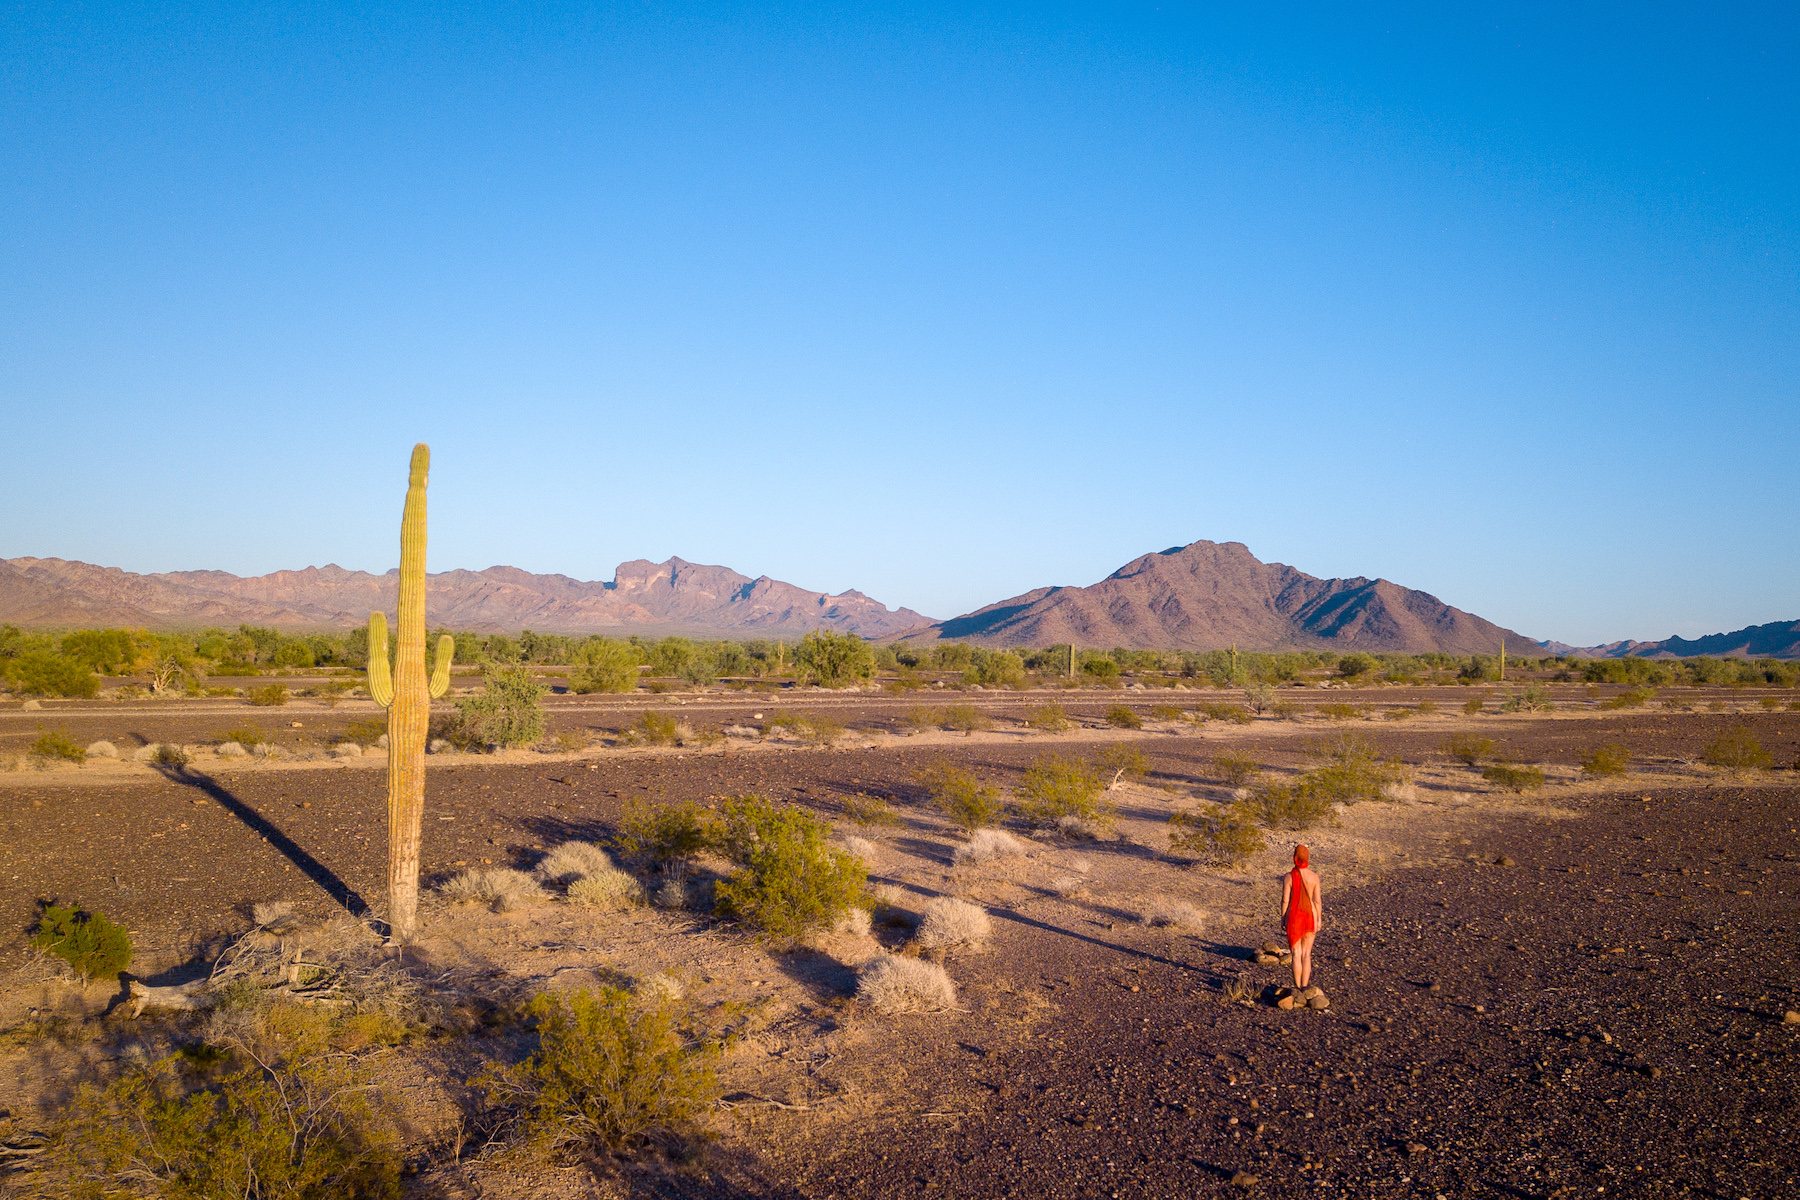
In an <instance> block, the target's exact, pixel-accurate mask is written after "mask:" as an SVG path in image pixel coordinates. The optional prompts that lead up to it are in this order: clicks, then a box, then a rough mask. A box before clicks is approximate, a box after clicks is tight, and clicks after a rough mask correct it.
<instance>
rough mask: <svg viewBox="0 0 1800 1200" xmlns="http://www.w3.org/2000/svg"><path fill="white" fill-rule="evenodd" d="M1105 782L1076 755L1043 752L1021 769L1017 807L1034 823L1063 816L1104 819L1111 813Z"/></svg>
mask: <svg viewBox="0 0 1800 1200" xmlns="http://www.w3.org/2000/svg"><path fill="white" fill-rule="evenodd" d="M1105 792H1106V784H1105V781H1103V780H1102V779H1101V778H1100V776H1099V774H1098V773H1097V772H1096V771H1095V770H1094V767H1093V766H1092V765H1091V764H1089V763H1087V762H1084V761H1082V760H1081V759H1078V758H1063V757H1062V756H1060V755H1054V754H1052V755H1047V756H1043V757H1039V758H1035V759H1033V760H1032V761H1031V765H1030V766H1029V767H1027V768H1025V778H1024V780H1023V781H1022V782H1021V783H1020V784H1019V788H1018V797H1019V810H1020V811H1021V812H1022V813H1023V814H1024V815H1025V818H1026V820H1028V821H1030V822H1031V823H1032V824H1034V825H1055V824H1057V822H1058V821H1059V820H1060V819H1061V818H1063V817H1075V818H1077V819H1079V820H1082V821H1092V822H1104V821H1106V820H1107V819H1108V818H1109V817H1110V815H1111V813H1110V808H1109V806H1108V805H1107V804H1106V802H1105V798H1104V797H1105Z"/></svg>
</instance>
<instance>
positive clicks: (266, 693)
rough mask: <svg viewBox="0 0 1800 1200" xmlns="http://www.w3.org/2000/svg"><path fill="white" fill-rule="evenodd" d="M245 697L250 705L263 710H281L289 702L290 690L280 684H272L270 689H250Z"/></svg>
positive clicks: (245, 693) (246, 691)
mask: <svg viewBox="0 0 1800 1200" xmlns="http://www.w3.org/2000/svg"><path fill="white" fill-rule="evenodd" d="M244 695H245V697H246V698H247V699H248V700H249V701H250V703H252V704H255V705H257V706H259V707H261V708H279V707H280V706H282V705H283V704H286V703H287V702H288V690H287V689H286V688H284V687H282V686H281V685H280V684H279V683H271V684H270V685H269V686H268V687H259V688H248V689H246V690H245V692H244Z"/></svg>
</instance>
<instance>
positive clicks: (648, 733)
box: [630, 709, 681, 746]
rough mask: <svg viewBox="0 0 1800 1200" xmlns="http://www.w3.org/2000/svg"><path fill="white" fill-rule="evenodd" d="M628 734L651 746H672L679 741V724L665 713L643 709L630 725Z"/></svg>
mask: <svg viewBox="0 0 1800 1200" xmlns="http://www.w3.org/2000/svg"><path fill="white" fill-rule="evenodd" d="M630 732H631V733H632V734H633V735H634V737H635V738H636V740H639V741H643V742H647V743H649V744H650V745H652V746H673V745H675V743H677V742H679V741H680V740H681V725H680V723H679V722H677V721H676V720H675V718H674V717H671V716H669V715H668V714H667V713H659V712H657V711H655V710H654V709H645V710H644V711H643V713H642V714H640V715H639V717H638V719H637V720H635V721H633V722H632V723H631V727H630Z"/></svg>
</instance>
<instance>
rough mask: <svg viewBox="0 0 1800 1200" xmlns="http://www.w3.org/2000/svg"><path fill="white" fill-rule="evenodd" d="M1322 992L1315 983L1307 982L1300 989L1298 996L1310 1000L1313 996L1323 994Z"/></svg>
mask: <svg viewBox="0 0 1800 1200" xmlns="http://www.w3.org/2000/svg"><path fill="white" fill-rule="evenodd" d="M1324 994H1325V993H1324V991H1323V989H1321V988H1320V987H1319V985H1318V984H1316V983H1314V984H1309V985H1307V986H1306V987H1304V988H1301V989H1300V998H1301V999H1302V1000H1311V999H1312V998H1313V997H1314V996H1323V995H1324Z"/></svg>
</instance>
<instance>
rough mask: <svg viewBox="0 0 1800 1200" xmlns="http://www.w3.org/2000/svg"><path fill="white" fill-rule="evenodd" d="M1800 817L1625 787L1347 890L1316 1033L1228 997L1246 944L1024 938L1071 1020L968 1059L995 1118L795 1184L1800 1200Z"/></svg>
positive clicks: (930, 1131)
mask: <svg viewBox="0 0 1800 1200" xmlns="http://www.w3.org/2000/svg"><path fill="white" fill-rule="evenodd" d="M1797 823H1800V793H1797V792H1796V791H1794V790H1792V789H1779V790H1777V789H1763V790H1739V789H1733V788H1718V789H1707V790H1698V791H1684V792H1676V793H1659V794H1654V795H1651V796H1650V797H1649V799H1648V800H1644V799H1640V798H1639V797H1638V796H1636V795H1631V796H1617V797H1610V798H1606V799H1604V800H1601V801H1599V802H1597V803H1595V804H1594V805H1593V806H1592V808H1591V810H1590V811H1589V812H1588V813H1587V814H1586V815H1585V816H1582V817H1580V818H1579V819H1576V820H1573V821H1568V822H1562V823H1556V824H1549V823H1537V822H1534V821H1530V820H1528V819H1514V820H1512V821H1510V822H1508V823H1506V824H1505V825H1502V826H1500V827H1497V828H1496V829H1495V830H1494V831H1493V835H1492V837H1491V838H1490V839H1489V841H1490V843H1491V844H1492V845H1494V846H1501V847H1504V848H1505V854H1506V855H1507V856H1508V857H1509V858H1511V859H1512V860H1514V861H1515V862H1516V865H1514V866H1510V867H1501V866H1492V865H1475V864H1472V863H1471V864H1468V865H1461V866H1453V867H1442V866H1437V867H1429V868H1423V869H1407V870H1398V871H1394V872H1392V873H1391V874H1390V875H1388V876H1387V877H1386V878H1385V879H1383V880H1381V881H1380V882H1378V883H1374V884H1370V885H1367V886H1364V887H1361V888H1357V889H1352V890H1348V891H1345V892H1343V893H1341V894H1332V893H1331V892H1329V891H1328V892H1327V895H1326V905H1327V925H1326V928H1325V930H1324V931H1323V932H1322V933H1321V935H1320V939H1319V943H1318V948H1317V950H1316V952H1315V953H1316V956H1317V960H1318V963H1319V965H1318V967H1317V969H1316V973H1315V982H1317V983H1319V984H1321V985H1322V986H1323V987H1324V988H1325V989H1326V990H1327V992H1328V993H1329V994H1330V995H1331V996H1332V997H1333V1000H1334V1003H1333V1007H1332V1009H1331V1010H1330V1011H1329V1012H1326V1013H1315V1012H1302V1013H1286V1012H1281V1011H1279V1010H1276V1009H1274V1008H1271V1007H1268V1006H1266V1005H1263V1004H1254V1005H1245V1004H1233V1003H1227V1002H1224V1001H1223V999H1222V997H1221V994H1220V987H1221V985H1222V983H1223V982H1224V981H1226V980H1228V979H1230V978H1233V977H1235V976H1238V975H1240V974H1243V975H1245V976H1247V977H1249V978H1251V979H1253V980H1255V981H1256V982H1258V983H1268V982H1272V981H1274V980H1275V979H1276V978H1277V974H1276V969H1273V968H1254V967H1249V966H1248V965H1247V964H1246V963H1244V962H1243V961H1241V954H1242V950H1241V948H1238V947H1231V946H1224V945H1212V946H1210V947H1209V948H1208V952H1206V953H1204V954H1201V955H1199V956H1198V957H1195V958H1194V959H1193V961H1189V962H1170V961H1157V959H1156V957H1154V956H1152V957H1145V956H1141V955H1125V954H1118V953H1110V954H1109V953H1105V952H1100V953H1096V952H1095V948H1094V947H1093V946H1092V945H1091V944H1090V943H1085V942H1078V941H1075V940H1074V939H1070V938H1066V937H1058V936H1056V935H1054V934H1044V935H1041V936H1027V937H1024V938H1022V939H1016V940H1014V941H1013V942H1011V943H1010V944H1009V946H1008V950H1007V959H1008V962H1007V966H1008V967H1010V968H1011V969H1014V970H1024V971H1028V972H1029V973H1030V976H1031V977H1032V978H1033V979H1034V981H1035V985H1036V986H1038V987H1040V988H1041V989H1043V990H1044V992H1045V993H1046V994H1049V995H1052V996H1055V997H1056V998H1057V1000H1058V1002H1059V1004H1060V1006H1061V1011H1060V1013H1059V1015H1058V1017H1057V1019H1056V1020H1055V1021H1054V1022H1053V1023H1052V1024H1050V1025H1049V1026H1048V1027H1046V1028H1045V1029H1044V1030H1043V1031H1042V1032H1043V1036H1042V1037H1041V1038H1039V1039H1036V1040H1034V1041H1031V1042H1028V1043H1026V1044H1025V1045H1023V1046H1021V1047H1020V1048H1017V1049H1013V1050H1008V1051H1005V1052H1003V1053H997V1054H991V1055H990V1054H987V1053H986V1052H985V1051H984V1049H983V1048H982V1047H980V1046H966V1047H963V1050H964V1054H963V1063H962V1065H961V1067H960V1070H962V1071H963V1072H965V1073H966V1074H967V1075H968V1076H969V1077H970V1078H971V1079H972V1080H973V1081H974V1082H975V1083H977V1084H978V1085H981V1086H980V1088H979V1091H980V1092H981V1093H984V1094H985V1096H986V1099H985V1101H984V1102H983V1103H981V1104H980V1105H979V1111H972V1112H970V1113H969V1114H968V1115H966V1116H964V1117H962V1118H960V1119H958V1120H956V1121H955V1122H946V1121H943V1120H936V1121H929V1122H921V1121H916V1120H902V1119H896V1120H894V1121H893V1122H892V1123H890V1124H888V1125H885V1126H883V1127H882V1128H881V1129H879V1130H870V1131H868V1132H867V1135H866V1136H863V1137H859V1138H856V1139H854V1140H853V1143H852V1146H851V1148H849V1149H845V1148H843V1147H842V1146H841V1145H840V1146H837V1147H833V1146H813V1147H810V1148H809V1149H810V1151H811V1153H812V1154H815V1155H818V1156H819V1157H818V1158H816V1159H814V1160H813V1162H814V1165H811V1166H806V1167H804V1168H801V1169H800V1178H799V1179H798V1180H796V1182H797V1183H798V1185H799V1188H800V1191H801V1192H803V1193H804V1194H806V1195H809V1196H820V1197H825V1196H846V1197H849V1196H857V1197H861V1196H918V1195H927V1194H928V1195H942V1196H1096V1197H1135V1196H1192V1195H1196V1194H1211V1193H1227V1194H1242V1193H1244V1192H1249V1193H1253V1194H1262V1195H1277V1194H1289V1195H1292V1194H1296V1193H1304V1194H1311V1195H1339V1196H1379V1195H1404V1196H1440V1195H1441V1196H1493V1197H1508V1196H1511V1197H1521V1198H1524V1197H1551V1196H1565V1195H1568V1196H1573V1195H1601V1194H1608V1195H1626V1196H1683V1195H1692V1196H1709V1197H1732V1198H1736V1197H1758V1198H1761V1197H1775V1196H1791V1195H1794V1194H1795V1192H1794V1190H1793V1188H1794V1184H1793V1177H1794V1173H1795V1171H1796V1169H1797V1168H1800V1142H1797V1141H1796V1139H1795V1137H1794V1112H1795V1103H1796V1100H1800V1073H1797V1070H1796V1068H1797V1067H1800V1054H1797V1053H1796V1051H1797V1050H1800V1024H1784V1023H1783V1019H1782V1018H1783V1013H1784V1012H1785V1011H1788V1010H1792V1009H1796V1008H1800V980H1797V979H1796V968H1795V961H1796V951H1797V950H1800V935H1797V934H1796V931H1795V923H1794V922H1795V916H1796V910H1797V908H1800V904H1797V903H1796V898H1797V896H1800V854H1796V853H1795V850H1796V846H1797V843H1796V841H1795V837H1796V825H1797ZM1315 865H1317V866H1318V867H1319V869H1320V870H1321V872H1322V873H1323V876H1324V879H1325V883H1326V887H1327V888H1328V889H1329V888H1330V879H1331V875H1330V871H1331V868H1330V864H1329V863H1322V864H1315ZM1271 886H1273V884H1271ZM1271 932H1272V931H1271ZM805 1158H806V1155H804V1154H803V1155H801V1156H799V1157H798V1158H797V1160H796V1163H797V1164H798V1163H799V1162H802V1161H804V1160H805Z"/></svg>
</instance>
